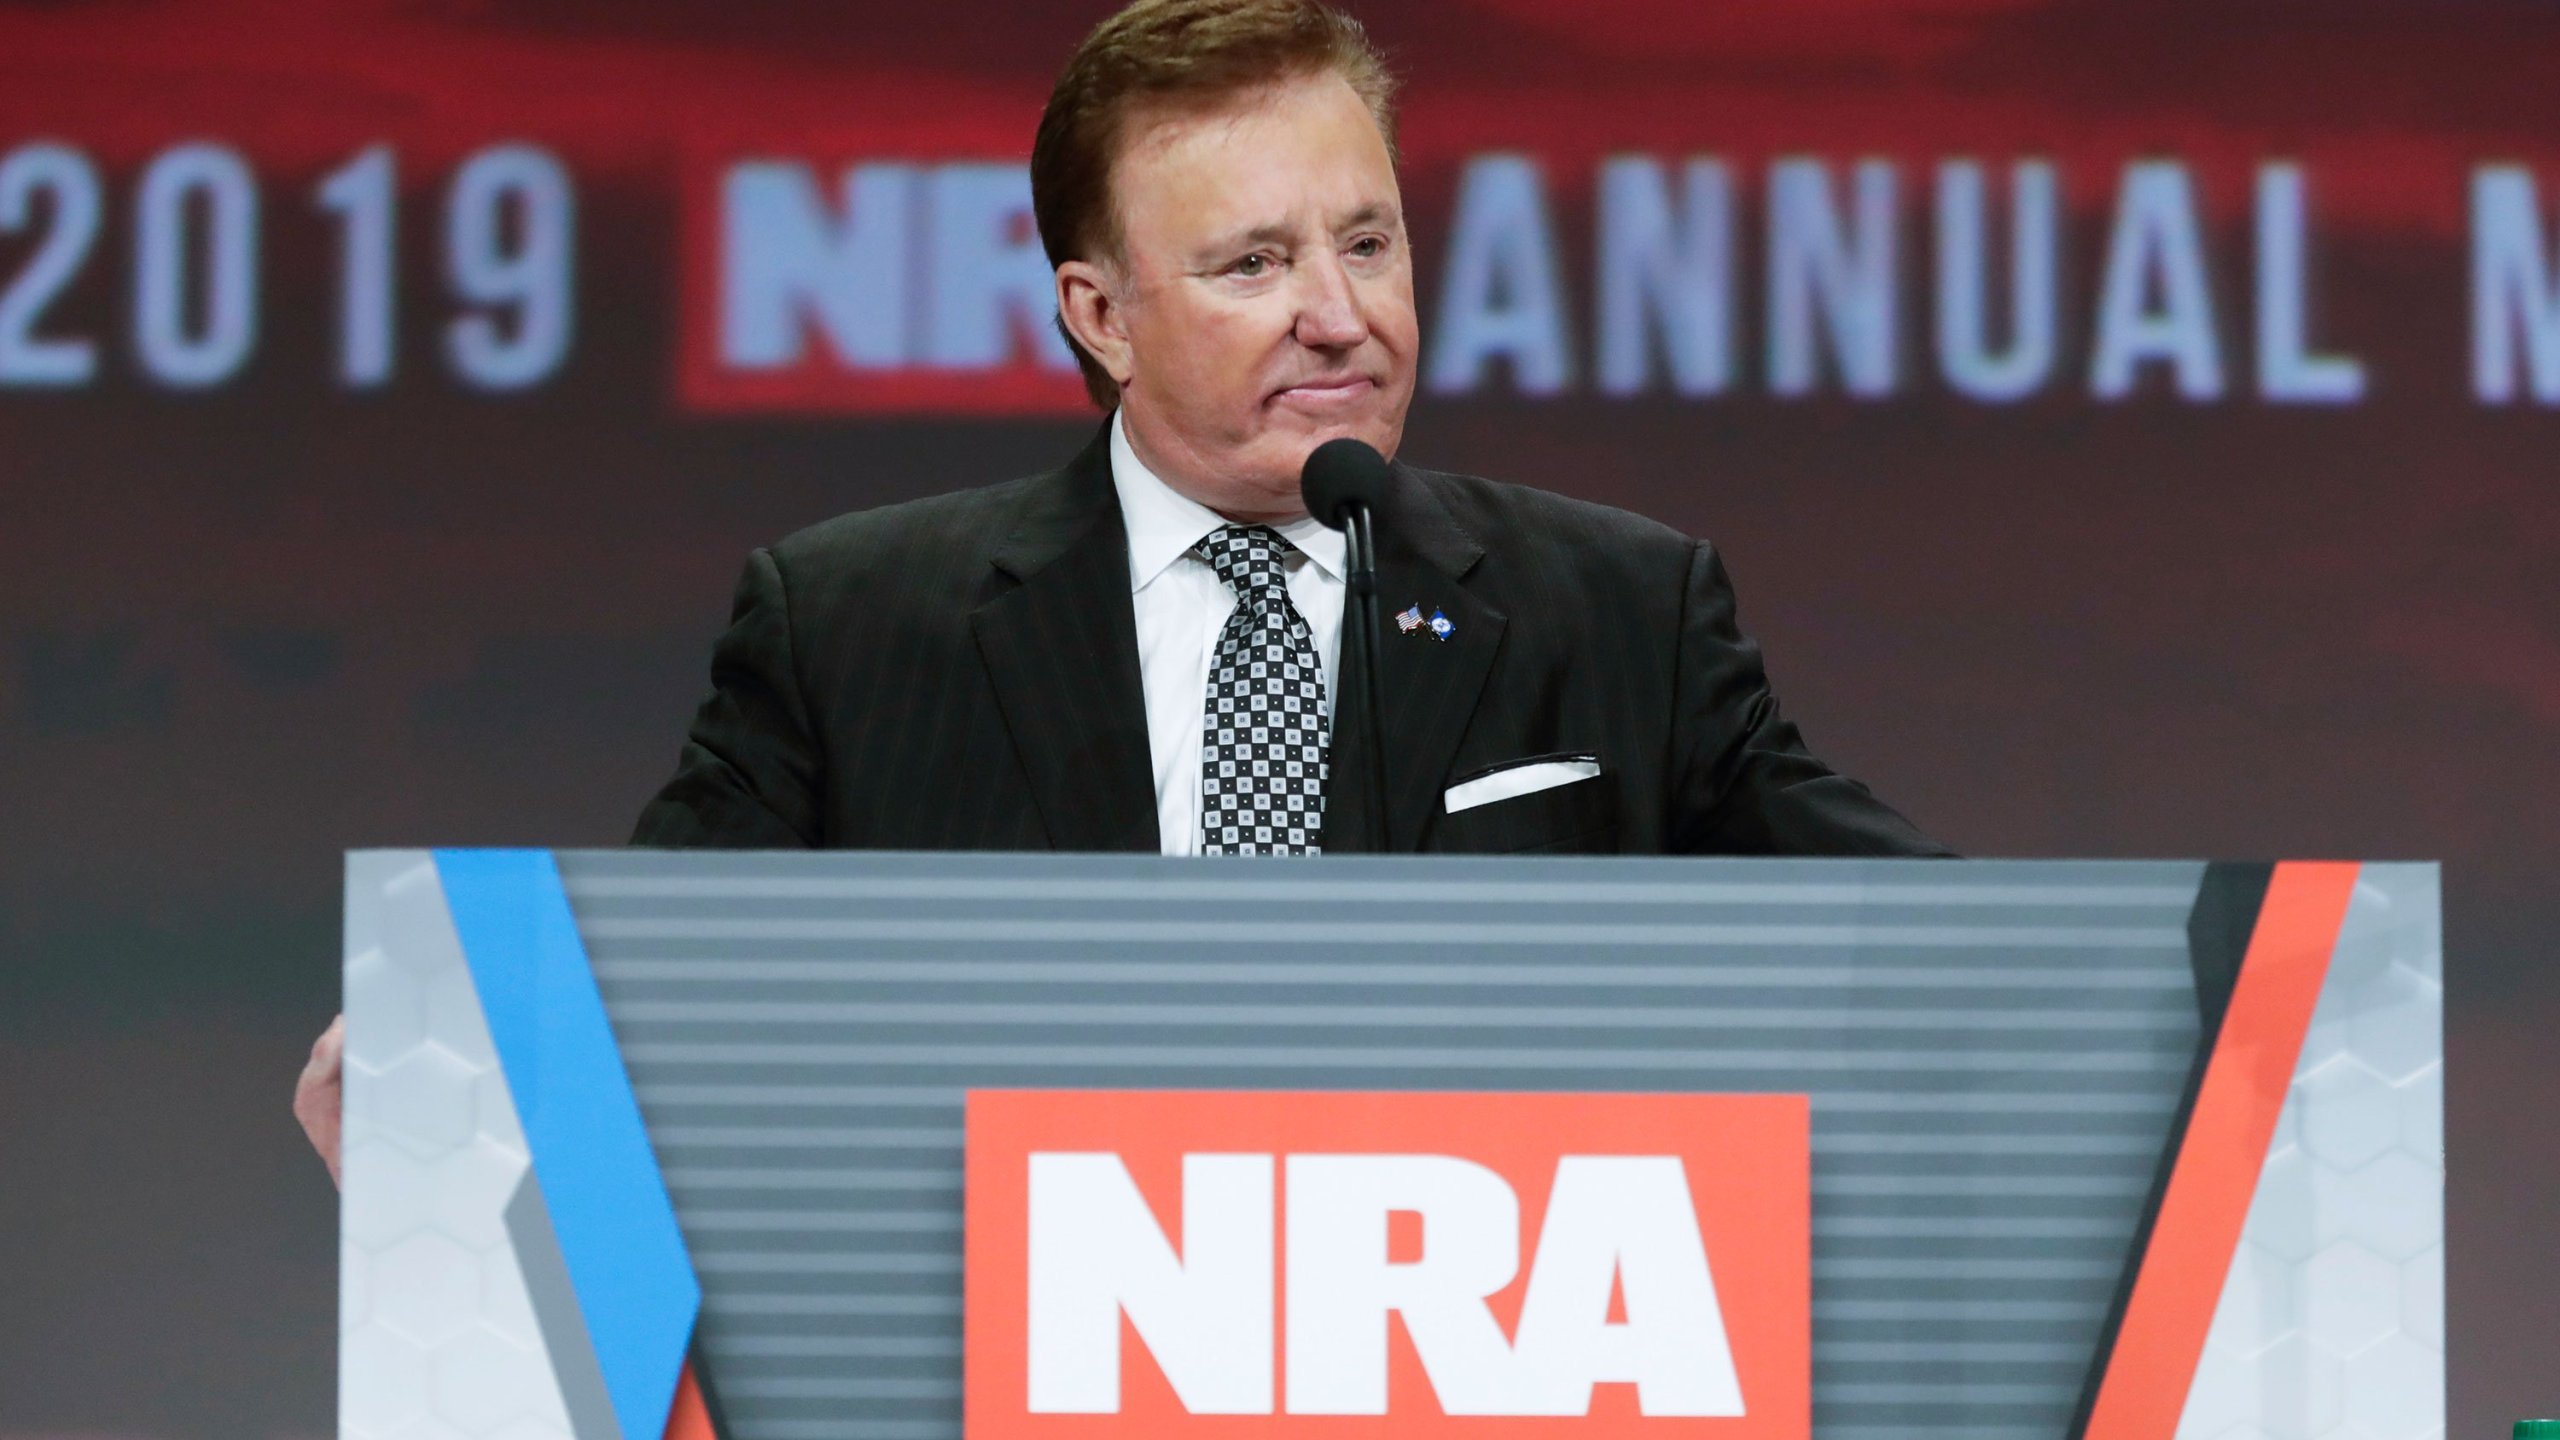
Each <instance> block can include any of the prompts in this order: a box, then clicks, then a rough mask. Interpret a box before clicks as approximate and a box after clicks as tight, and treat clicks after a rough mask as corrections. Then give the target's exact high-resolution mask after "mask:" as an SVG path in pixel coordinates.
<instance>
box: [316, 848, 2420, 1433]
mask: <svg viewBox="0 0 2560 1440" xmlns="http://www.w3.org/2000/svg"><path fill="white" fill-rule="evenodd" d="M346 913H347V921H346V924H347V929H346V1009H347V1067H346V1100H347V1108H346V1129H345V1143H346V1152H345V1196H344V1201H343V1216H342V1225H343V1298H342V1311H341V1325H342V1329H341V1335H342V1340H341V1371H340V1374H341V1384H340V1407H341V1409H340V1416H341V1418H340V1433H341V1435H344V1436H350V1437H354V1436H363V1437H378V1440H388V1437H392V1436H408V1435H425V1434H437V1435H468V1436H486V1437H493V1440H496V1437H506V1440H531V1437H563V1440H569V1437H574V1440H598V1437H605V1440H641V1437H644V1436H645V1437H647V1440H658V1437H661V1436H670V1437H676V1436H681V1437H685V1440H710V1437H714V1436H718V1437H728V1440H820V1437H838V1436H841V1437H847V1440H851V1437H876V1440H960V1437H963V1436H966V1437H969V1440H1034V1437H1049V1436H1056V1437H1079V1436H1103V1435H1137V1436H1148V1437H1155V1436H1159V1435H1162V1436H1170V1437H1177V1440H1178V1437H1182V1436H1186V1435H1199V1436H1202V1437H1208V1436H1221V1437H1225V1436H1260V1435H1268V1436H1271V1437H1274V1440H1287V1437H1294V1436H1300V1435H1304V1436H1310V1437H1317V1436H1354V1435H1357V1436H1380V1437H1383V1436H1402V1435H1415V1436H1442V1435H1446V1436H1484V1437H1525V1436H1531V1435H1536V1436H1541V1437H1543V1436H1564V1437H1577V1436H1579V1437H1592V1440H1599V1437H1611V1440H1615V1437H1622V1436H1628V1437H1644V1436H1662V1437H1687V1436H1701V1437H1705V1436H1718V1437H1733V1440H1760V1437H1786V1436H1793V1437H1804V1436H1821V1437H1825V1440H1870V1437H1872V1440H1884V1437H1887V1436H1895V1437H1903V1436H1932V1435H1945V1436H1951V1437H1952V1436H1958V1435H1962V1436H1995V1437H2017V1440H2040V1437H2053V1440H2064V1437H2089V1440H2217V1437H2222V1436H2226V1435H2263V1436H2266V1437H2270V1440H2313V1437H2319V1436H2325V1435H2330V1434H2341V1435H2343V1434H2345V1433H2347V1432H2346V1429H2345V1427H2346V1426H2347V1425H2348V1424H2349V1423H2350V1422H2352V1424H2353V1426H2354V1430H2355V1433H2357V1434H2358V1435H2360V1436H2364V1437H2370V1440H2392V1437H2398V1436H2407V1437H2408V1440H2418V1437H2420V1436H2422V1435H2425V1434H2426V1433H2427V1432H2428V1431H2430V1430H2431V1429H2435V1430H2440V1427H2441V1426H2442V1425H2443V1423H2444V1407H2443V1390H2444V1364H2443V1300H2442V1296H2443V1245H2442V1240H2443V1233H2442V1232H2443V1222H2442V1173H2443V1172H2442V1138H2441V1137H2442V1130H2441V1126H2442V1118H2441V1117H2442V1073H2443V1072H2442V1064H2441V1060H2442V1030H2441V1019H2440V1015H2441V1004H2440V995H2441V942H2440V927H2439V907H2438V879H2437V873H2436V869H2435V867H2434V866H2432V865H2422V864H2378V863H2377V864H2361V865H2359V864H2352V863H2327V862H2281V863H2276V864H2272V865H2270V864H2244V863H2205V862H1980V861H1977V862H1944V861H1796V860H1704V859H1661V858H1611V859H1581V858H1574V859H1565V858H1549V859H1537V858H1518V859H1505V858H1446V857H1419V856H1415V857H1334V858H1323V859H1313V860H1290V861H1279V860H1177V859H1166V858H1163V857H1156V856H1097V855H1072V856H1054V855H994V854H977V855H913V854H884V853H851V852H849V853H830V854H811V855H799V854H793V855H780V854H737V853H709V852H688V853H651V852H619V851H617V852H570V851H562V852H556V853H555V852H548V851H432V852H431V851H371V852H360V853H356V854H352V855H350V856H349V858H348V862H347V912H346Z"/></svg>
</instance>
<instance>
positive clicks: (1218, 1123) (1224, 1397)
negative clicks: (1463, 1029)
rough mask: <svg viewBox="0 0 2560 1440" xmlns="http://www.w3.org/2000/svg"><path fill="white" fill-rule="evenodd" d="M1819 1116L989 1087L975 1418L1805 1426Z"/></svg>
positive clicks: (1779, 1429) (971, 1152) (1310, 1433)
mask: <svg viewBox="0 0 2560 1440" xmlns="http://www.w3.org/2000/svg"><path fill="white" fill-rule="evenodd" d="M1807 1115H1808V1110H1807V1103H1806V1100H1805V1098H1804V1097H1803V1096H1788V1095H1677V1096H1672V1095H1447V1094H1278V1093H1192V1092H1165V1091H1080V1092H1061V1091H1037V1092H1032V1091H981V1092H976V1093H973V1094H971V1095H970V1096H969V1102H968V1196H967V1211H968V1229H967V1252H968V1253H967V1282H966V1283H967V1297H968V1298H967V1316H966V1326H967V1345H968V1358H967V1401H966V1405H967V1424H966V1434H967V1436H968V1437H969V1440H1076V1437H1095V1436H1103V1435H1144V1436H1150V1437H1153V1436H1176V1437H1179V1436H1203V1437H1206V1436H1269V1437H1272V1440H1301V1437H1304V1440H1325V1437H1350V1436H1365V1437H1374V1436H1378V1435H1381V1434H1386V1433H1392V1434H1395V1435H1397V1436H1416V1437H1435V1436H1447V1437H1469V1436H1481V1437H1492V1436H1520V1437H1527V1436H1530V1435H1538V1436H1549V1435H1569V1436H1574V1437H1588V1440H1620V1437H1625V1440H1651V1437H1662V1440H1671V1437H1682V1436H1697V1437H1716V1440H1803V1437H1805V1436H1807V1435H1809V1434H1810V1433H1811V1353H1812V1318H1811V1200H1810V1194H1811V1181H1810V1173H1811V1169H1810V1166H1811V1162H1810V1144H1809V1125H1808V1119H1807ZM1382 1424H1383V1425H1385V1426H1386V1428H1385V1429H1383V1430H1382V1429H1381V1428H1380V1427H1381V1425H1382Z"/></svg>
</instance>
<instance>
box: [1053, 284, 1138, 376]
mask: <svg viewBox="0 0 2560 1440" xmlns="http://www.w3.org/2000/svg"><path fill="white" fill-rule="evenodd" d="M1055 278H1056V280H1057V286H1058V318H1059V319H1060V320H1061V321H1063V322H1064V323H1065V325H1066V327H1067V333H1068V334H1070V335H1073V336H1074V337H1075V340H1076V343H1077V344H1079V345H1081V346H1083V347H1084V348H1085V353H1086V354H1088V355H1091V356H1092V357H1093V358H1094V359H1095V360H1096V361H1097V362H1099V363H1100V364H1101V366H1102V368H1103V370H1104V371H1106V372H1107V373H1109V375H1110V376H1111V379H1112V380H1113V382H1114V383H1116V384H1119V385H1123V386H1125V385H1127V384H1128V383H1129V327H1128V323H1127V322H1128V314H1127V310H1126V308H1125V307H1124V306H1123V305H1122V304H1121V302H1120V298H1119V296H1120V287H1119V285H1118V284H1117V283H1116V282H1117V278H1118V277H1116V276H1114V275H1113V274H1112V273H1111V272H1110V271H1109V270H1107V269H1105V268H1104V267H1102V266H1100V265H1096V264H1093V263H1092V262H1090V261H1086V260H1069V261H1067V262H1065V263H1064V264H1061V265H1060V266H1059V267H1058V269H1057V274H1056V277H1055Z"/></svg>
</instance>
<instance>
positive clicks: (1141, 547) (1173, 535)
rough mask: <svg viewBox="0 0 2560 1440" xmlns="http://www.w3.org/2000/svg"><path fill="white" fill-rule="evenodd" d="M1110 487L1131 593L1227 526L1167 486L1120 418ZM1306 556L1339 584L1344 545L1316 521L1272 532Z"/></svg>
mask: <svg viewBox="0 0 2560 1440" xmlns="http://www.w3.org/2000/svg"><path fill="white" fill-rule="evenodd" d="M1111 485H1112V488H1113V489H1115V490H1117V491H1119V492H1120V519H1121V522H1122V523H1123V524H1124V525H1126V526H1127V527H1128V530H1129V590H1130V592H1131V593H1132V594H1134V593H1136V592H1138V591H1140V590H1144V589H1146V588H1147V587H1148V586H1149V585H1151V584H1153V583H1155V578H1156V577H1157V576H1159V575H1161V574H1163V573H1164V572H1165V571H1166V569H1167V568H1169V567H1170V566H1171V565H1172V564H1173V562H1175V561H1176V560H1179V559H1181V558H1182V557H1183V556H1184V555H1186V554H1188V553H1190V550H1191V547H1192V546H1194V545H1197V544H1199V543H1200V537H1202V536H1204V535H1207V534H1209V533H1210V532H1212V531H1214V530H1216V529H1217V528H1218V527H1219V526H1221V525H1224V524H1226V523H1227V521H1226V517H1225V516H1222V515H1220V514H1219V513H1218V512H1217V511H1215V510H1212V509H1210V508H1209V507H1208V506H1206V505H1203V504H1201V503H1200V502H1199V501H1197V500H1194V499H1192V498H1191V497H1190V496H1188V495H1185V494H1183V493H1182V492H1181V491H1179V490H1176V489H1174V488H1173V487H1172V486H1170V485H1167V484H1166V483H1164V481H1163V480H1162V479H1161V478H1159V477H1158V476H1157V475H1156V473H1155V472H1154V471H1153V470H1150V469H1148V468H1147V467H1146V464H1145V463H1144V462H1143V461H1141V460H1139V459H1138V452H1137V449H1136V447H1134V446H1132V445H1131V444H1130V443H1129V430H1128V426H1127V424H1126V422H1124V421H1123V420H1122V419H1121V412H1120V411H1118V410H1114V411H1112V412H1111ZM1271 528H1272V529H1274V530H1277V531H1279V532H1280V534H1281V536H1282V537H1283V538H1285V539H1286V540H1287V541H1288V542H1289V543H1290V544H1292V545H1295V546H1297V547H1298V549H1299V550H1300V551H1301V552H1302V553H1304V554H1305V555H1306V557H1307V559H1308V561H1309V562H1310V563H1312V564H1313V565H1314V566H1315V567H1316V568H1317V569H1319V570H1321V571H1323V572H1324V573H1325V575H1326V577H1327V578H1328V579H1333V580H1340V579H1341V578H1342V569H1343V552H1344V547H1345V543H1346V542H1345V541H1344V540H1343V536H1342V532H1341V531H1339V530H1330V529H1327V528H1325V526H1324V525H1323V524H1322V523H1320V522H1319V521H1317V520H1316V519H1315V518H1314V517H1313V516H1309V515H1301V516H1299V517H1298V518H1297V519H1295V520H1292V521H1290V522H1288V523H1287V524H1285V525H1274V526H1272V527H1271Z"/></svg>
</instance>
